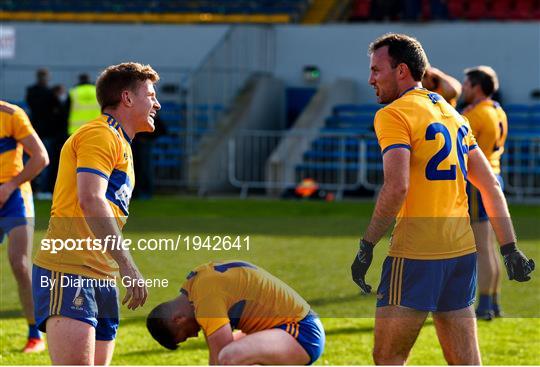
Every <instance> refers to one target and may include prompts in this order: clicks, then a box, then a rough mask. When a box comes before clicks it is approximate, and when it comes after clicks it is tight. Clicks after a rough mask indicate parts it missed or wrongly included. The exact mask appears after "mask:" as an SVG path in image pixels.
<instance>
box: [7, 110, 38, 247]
mask: <svg viewBox="0 0 540 367" xmlns="http://www.w3.org/2000/svg"><path fill="white" fill-rule="evenodd" d="M32 134H35V131H34V128H33V127H32V124H31V123H30V119H29V118H28V116H27V115H26V113H25V112H24V110H23V109H22V108H20V107H19V106H16V105H14V104H10V103H7V102H5V101H1V100H0V185H1V184H3V183H5V182H8V181H10V180H11V179H13V178H14V177H15V176H17V175H18V174H19V173H21V171H22V170H23V168H24V164H23V145H22V144H21V143H20V141H21V140H23V139H24V138H26V137H28V136H30V135H32ZM32 217H34V202H33V198H32V187H31V186H30V182H24V183H23V184H21V185H20V186H19V187H18V188H17V189H15V191H14V192H13V193H12V194H11V195H10V197H9V198H8V199H7V200H6V202H5V203H4V204H3V205H2V206H0V243H1V242H3V239H4V234H5V233H9V232H10V231H11V230H12V229H13V228H15V227H18V226H21V225H26V224H28V221H27V218H32Z"/></svg>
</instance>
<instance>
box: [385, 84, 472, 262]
mask: <svg viewBox="0 0 540 367" xmlns="http://www.w3.org/2000/svg"><path fill="white" fill-rule="evenodd" d="M375 132H376V134H377V138H378V140H379V144H380V146H381V150H382V153H383V154H385V153H386V152H387V151H389V150H391V149H393V148H399V147H401V148H404V147H405V148H408V149H409V150H410V151H411V162H410V182H411V185H410V187H409V190H408V193H407V196H406V199H405V202H404V203H403V206H402V207H401V210H400V212H399V214H398V216H397V219H396V225H395V228H394V232H393V235H392V241H391V247H390V253H389V255H390V256H395V257H405V258H409V259H426V260H435V259H447V258H453V257H457V256H463V255H466V254H470V253H473V252H475V251H476V246H475V242H474V236H473V233H472V230H471V227H470V224H469V215H468V204H467V193H466V186H465V183H466V178H467V153H468V152H469V150H471V149H475V148H476V147H477V145H476V141H475V138H474V136H473V135H472V131H471V127H470V125H469V123H468V121H467V120H466V119H465V118H463V117H462V116H461V115H460V114H459V113H457V112H456V110H455V109H454V108H453V107H452V106H450V105H449V104H448V103H447V102H446V101H445V100H444V99H443V98H442V97H441V96H439V95H438V94H436V93H433V92H430V91H428V90H426V89H423V88H414V89H410V90H409V91H406V92H405V93H403V95H402V96H401V97H400V98H398V99H396V100H395V101H394V102H392V103H390V104H388V105H387V106H386V107H384V108H382V109H381V110H379V111H378V112H377V114H376V116H375Z"/></svg>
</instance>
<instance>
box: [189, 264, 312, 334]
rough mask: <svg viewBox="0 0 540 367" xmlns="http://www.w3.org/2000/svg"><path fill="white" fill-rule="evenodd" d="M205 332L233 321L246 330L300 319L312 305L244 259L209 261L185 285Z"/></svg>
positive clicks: (236, 325) (194, 272)
mask: <svg viewBox="0 0 540 367" xmlns="http://www.w3.org/2000/svg"><path fill="white" fill-rule="evenodd" d="M181 292H182V293H184V294H185V295H186V296H187V297H188V299H189V301H190V302H191V303H192V304H193V307H194V308H195V318H196V319H197V322H198V323H199V325H200V326H201V328H202V330H203V331H204V333H205V335H206V336H209V335H212V334H213V333H214V332H215V331H216V330H218V329H219V328H221V327H222V326H224V325H226V324H228V323H230V324H231V327H232V328H233V329H239V330H242V332H244V333H246V334H250V333H254V332H257V331H261V330H266V329H271V328H273V327H275V326H278V325H281V324H285V323H287V322H298V321H300V320H302V319H303V318H304V317H306V316H307V314H308V313H309V310H310V307H309V305H308V304H307V302H306V301H305V300H304V299H303V298H302V297H300V295H298V293H296V292H295V291H294V290H293V289H292V288H291V287H289V286H288V285H287V284H285V283H284V282H282V281H281V280H279V279H278V278H276V277H275V276H273V275H272V274H270V273H268V272H266V271H265V270H263V269H261V268H259V267H257V266H255V265H253V264H250V263H248V262H244V261H225V262H210V263H207V264H203V265H200V266H198V267H197V268H195V269H194V270H193V271H192V272H190V273H189V274H188V276H187V280H186V282H185V283H184V284H183V285H182V289H181Z"/></svg>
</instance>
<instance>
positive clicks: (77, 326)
mask: <svg viewBox="0 0 540 367" xmlns="http://www.w3.org/2000/svg"><path fill="white" fill-rule="evenodd" d="M46 330H47V343H48V345H49V355H50V356H51V362H52V364H53V365H87V366H89V365H92V364H93V363H94V352H95V328H94V327H93V326H92V325H90V324H88V323H86V322H83V321H79V320H75V319H71V318H68V317H64V316H52V317H49V319H48V320H47V323H46Z"/></svg>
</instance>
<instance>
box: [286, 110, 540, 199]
mask: <svg viewBox="0 0 540 367" xmlns="http://www.w3.org/2000/svg"><path fill="white" fill-rule="evenodd" d="M379 108H380V106H379V105H372V104H363V105H354V104H352V105H351V104H349V105H336V106H334V108H333V111H332V114H331V115H330V116H328V117H327V118H326V123H325V126H324V127H323V128H322V129H321V130H320V135H319V136H318V137H317V138H316V139H314V140H313V141H312V142H311V145H310V147H309V149H308V150H306V152H305V153H304V155H303V162H302V163H301V164H298V165H297V166H296V179H297V181H298V182H300V181H301V180H303V179H305V178H312V179H314V180H315V181H317V182H319V183H323V184H344V185H348V184H354V183H358V181H359V178H358V174H359V173H358V172H360V176H361V177H362V179H361V180H360V181H361V184H362V186H364V187H366V188H369V189H372V188H374V187H376V186H377V185H379V184H381V183H382V175H381V170H382V157H381V154H380V148H379V146H378V144H377V140H376V138H375V135H374V133H373V128H372V125H373V118H374V116H375V112H376V111H377V110H378V109H379ZM504 109H505V111H506V112H507V115H508V121H509V123H508V124H509V130H510V132H509V137H510V138H509V139H508V141H507V144H506V151H505V155H504V156H503V157H504V159H503V173H504V174H505V177H506V181H508V190H512V189H513V187H521V186H523V182H526V181H531V180H532V181H535V182H537V183H538V182H539V181H540V159H539V158H538V154H537V150H538V149H540V145H539V143H538V142H536V143H535V142H534V141H533V140H531V137H538V140H540V104H538V105H522V104H509V105H506V106H504ZM362 145H363V147H362ZM340 180H342V181H340ZM343 180H344V181H343ZM529 186H531V185H529Z"/></svg>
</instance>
